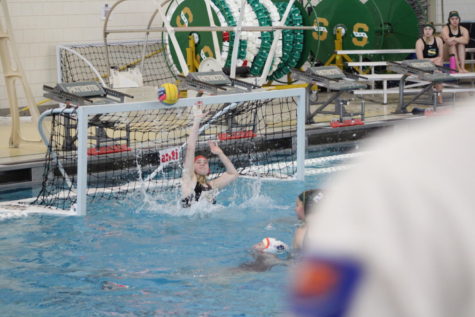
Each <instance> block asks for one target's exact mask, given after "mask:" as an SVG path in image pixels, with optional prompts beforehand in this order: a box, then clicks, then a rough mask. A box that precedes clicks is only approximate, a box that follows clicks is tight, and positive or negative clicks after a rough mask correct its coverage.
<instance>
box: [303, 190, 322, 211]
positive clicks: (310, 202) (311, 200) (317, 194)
mask: <svg viewBox="0 0 475 317" xmlns="http://www.w3.org/2000/svg"><path fill="white" fill-rule="evenodd" d="M323 196H324V195H323V190H321V189H310V190H306V191H304V192H302V193H300V195H299V196H298V197H299V199H300V201H301V202H302V203H303V210H304V214H305V216H308V215H309V214H310V213H311V212H312V211H313V209H314V208H313V207H314V206H315V205H316V204H318V202H319V201H320V200H322V198H323Z"/></svg>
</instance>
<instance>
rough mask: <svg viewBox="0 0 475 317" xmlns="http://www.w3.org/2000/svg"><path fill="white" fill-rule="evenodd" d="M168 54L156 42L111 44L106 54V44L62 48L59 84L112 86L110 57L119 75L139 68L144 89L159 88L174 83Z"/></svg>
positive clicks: (61, 46) (62, 46)
mask: <svg viewBox="0 0 475 317" xmlns="http://www.w3.org/2000/svg"><path fill="white" fill-rule="evenodd" d="M165 54H166V46H165V44H163V43H162V42H161V41H157V40H154V41H152V40H149V41H148V42H146V43H145V42H144V41H134V42H117V43H109V44H108V47H107V50H106V47H105V45H104V44H77V45H60V46H58V47H57V64H58V82H60V83H63V82H64V83H71V82H81V81H101V79H102V80H103V81H104V83H106V84H107V86H110V85H109V70H108V65H107V57H108V58H109V64H110V67H114V68H116V69H118V70H119V71H123V70H126V69H127V68H130V67H139V68H140V70H141V72H142V77H143V83H144V85H145V86H159V85H161V84H162V83H165V82H173V81H174V80H175V77H174V74H173V72H172V70H171V68H170V66H169V63H170V62H169V61H168V60H167V58H166V56H165ZM142 56H144V58H142ZM142 60H143V63H142Z"/></svg>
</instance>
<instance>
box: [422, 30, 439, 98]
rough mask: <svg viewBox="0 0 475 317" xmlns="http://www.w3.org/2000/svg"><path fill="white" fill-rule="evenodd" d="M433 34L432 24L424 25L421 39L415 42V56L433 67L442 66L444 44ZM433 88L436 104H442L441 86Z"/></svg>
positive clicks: (436, 85) (437, 85)
mask: <svg viewBox="0 0 475 317" xmlns="http://www.w3.org/2000/svg"><path fill="white" fill-rule="evenodd" d="M434 33H435V27H434V24H432V23H426V24H424V25H423V26H422V37H421V38H419V39H418V40H417V41H416V56H417V59H428V60H430V61H431V62H432V63H434V64H435V65H437V66H442V65H443V63H444V62H443V58H442V55H443V48H444V43H443V41H442V39H441V38H440V37H438V36H435V34H434ZM434 88H435V89H436V90H437V92H438V97H437V102H438V103H439V104H442V103H443V100H442V94H441V93H442V84H441V83H439V84H435V85H434Z"/></svg>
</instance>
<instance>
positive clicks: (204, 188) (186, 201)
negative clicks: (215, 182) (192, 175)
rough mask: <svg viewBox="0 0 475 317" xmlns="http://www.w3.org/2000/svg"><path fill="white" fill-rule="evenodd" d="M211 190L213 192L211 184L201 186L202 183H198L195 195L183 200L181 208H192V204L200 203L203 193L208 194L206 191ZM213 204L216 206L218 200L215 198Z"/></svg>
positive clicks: (192, 194)
mask: <svg viewBox="0 0 475 317" xmlns="http://www.w3.org/2000/svg"><path fill="white" fill-rule="evenodd" d="M210 190H213V189H212V188H211V185H209V184H205V185H203V184H201V183H198V182H196V186H195V190H194V192H193V193H191V194H190V195H189V196H188V197H185V198H183V199H182V200H181V206H182V207H183V208H188V207H190V206H191V204H192V202H193V201H198V200H200V197H201V193H202V192H206V191H210ZM211 203H212V204H216V199H215V198H213V200H212V201H211Z"/></svg>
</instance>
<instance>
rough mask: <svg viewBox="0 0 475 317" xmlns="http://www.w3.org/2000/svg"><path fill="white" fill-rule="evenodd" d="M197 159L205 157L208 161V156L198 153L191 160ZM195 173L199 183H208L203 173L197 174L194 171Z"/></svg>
mask: <svg viewBox="0 0 475 317" xmlns="http://www.w3.org/2000/svg"><path fill="white" fill-rule="evenodd" d="M199 159H205V160H206V161H208V158H207V157H206V156H204V155H201V154H199V155H196V156H195V159H194V160H193V162H196V161H197V160H199ZM208 174H209V172H208ZM195 175H196V179H197V181H198V183H200V184H202V185H204V184H208V179H207V178H206V176H205V175H198V174H196V172H195Z"/></svg>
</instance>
